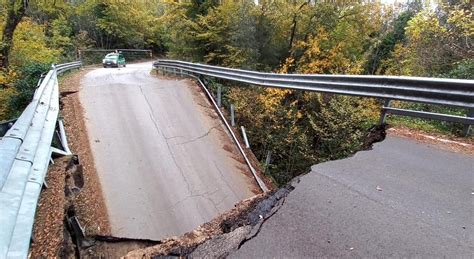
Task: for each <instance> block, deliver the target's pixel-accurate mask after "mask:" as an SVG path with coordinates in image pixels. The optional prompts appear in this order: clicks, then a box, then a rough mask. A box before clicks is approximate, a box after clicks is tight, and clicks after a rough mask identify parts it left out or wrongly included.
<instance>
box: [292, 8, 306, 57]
mask: <svg viewBox="0 0 474 259" xmlns="http://www.w3.org/2000/svg"><path fill="white" fill-rule="evenodd" d="M308 3H309V0H308V1H307V2H304V3H303V4H301V5H300V7H299V8H298V11H296V12H295V13H294V14H293V21H292V23H291V33H290V42H289V44H288V53H290V52H291V49H292V48H293V41H294V40H295V33H296V26H297V24H298V20H297V19H298V14H299V12H301V9H303V7H305V5H307V4H308Z"/></svg>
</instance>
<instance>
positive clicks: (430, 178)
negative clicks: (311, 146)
mask: <svg viewBox="0 0 474 259" xmlns="http://www.w3.org/2000/svg"><path fill="white" fill-rule="evenodd" d="M473 172H474V159H473V157H472V156H470V155H465V154H460V153H453V152H450V151H445V150H441V149H439V148H438V147H437V146H434V145H428V144H424V143H419V142H417V141H415V140H411V139H404V138H398V137H394V136H388V137H387V138H386V139H385V140H384V141H383V142H381V143H376V144H375V145H374V148H373V150H370V151H361V152H358V153H357V154H355V155H354V156H353V157H350V158H347V159H342V160H336V161H330V162H326V163H322V164H318V165H314V166H313V167H312V168H311V172H310V173H308V174H306V175H304V176H302V177H301V178H300V179H299V183H296V184H295V185H294V186H295V189H294V190H293V191H292V192H291V193H289V194H288V195H287V196H286V198H285V200H284V203H283V204H282V206H281V207H280V208H279V209H278V211H277V212H276V213H275V214H274V215H273V216H272V217H270V218H268V219H267V220H266V221H265V222H264V223H263V224H262V226H261V228H259V229H258V231H259V232H258V234H257V235H256V236H255V237H253V238H252V237H250V239H249V240H248V241H246V242H243V243H240V244H239V249H238V250H236V251H233V252H232V253H231V254H230V256H229V258H472V256H473V254H474V246H473V244H474V232H473V228H474V217H473V206H472V205H473V203H472V201H473V194H474V191H473V189H472V188H473V179H474V178H473V174H472V173H473Z"/></svg>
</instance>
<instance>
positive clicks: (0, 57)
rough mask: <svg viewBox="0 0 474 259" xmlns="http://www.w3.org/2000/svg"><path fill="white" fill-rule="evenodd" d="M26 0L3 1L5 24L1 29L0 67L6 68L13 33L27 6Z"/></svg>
mask: <svg viewBox="0 0 474 259" xmlns="http://www.w3.org/2000/svg"><path fill="white" fill-rule="evenodd" d="M4 1H5V0H4ZM28 2H29V1H28V0H21V1H19V0H8V1H5V3H3V4H5V5H6V10H7V15H6V17H5V25H4V26H3V30H2V34H1V35H2V41H1V43H0V44H1V45H0V69H6V68H8V65H9V59H8V58H9V54H10V50H11V48H12V43H13V33H14V32H15V29H16V27H17V26H18V24H19V23H20V21H21V19H22V18H23V16H24V15H25V12H26V8H27V7H28Z"/></svg>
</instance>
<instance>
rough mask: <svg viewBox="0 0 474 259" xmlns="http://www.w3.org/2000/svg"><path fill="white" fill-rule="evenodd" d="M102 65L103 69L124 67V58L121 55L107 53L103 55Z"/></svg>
mask: <svg viewBox="0 0 474 259" xmlns="http://www.w3.org/2000/svg"><path fill="white" fill-rule="evenodd" d="M102 65H103V66H104V67H120V66H122V67H126V66H127V65H126V63H125V57H124V56H123V54H122V53H115V52H112V53H109V54H107V55H105V58H104V59H103V60H102Z"/></svg>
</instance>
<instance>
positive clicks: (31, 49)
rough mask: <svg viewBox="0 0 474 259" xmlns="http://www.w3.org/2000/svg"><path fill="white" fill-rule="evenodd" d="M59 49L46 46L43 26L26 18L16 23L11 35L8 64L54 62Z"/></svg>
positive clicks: (59, 52)
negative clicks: (11, 46)
mask: <svg viewBox="0 0 474 259" xmlns="http://www.w3.org/2000/svg"><path fill="white" fill-rule="evenodd" d="M60 54H61V51H60V50H58V49H53V48H51V47H49V46H48V39H47V37H46V35H45V27H44V26H43V25H39V24H36V23H35V22H33V21H31V20H29V19H26V20H24V21H22V22H21V23H20V24H18V27H17V28H16V30H15V34H14V37H13V49H12V51H11V53H10V64H11V66H13V67H22V66H23V65H24V64H27V63H30V62H37V63H40V62H41V63H49V64H52V63H56V62H58V61H59V57H60Z"/></svg>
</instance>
